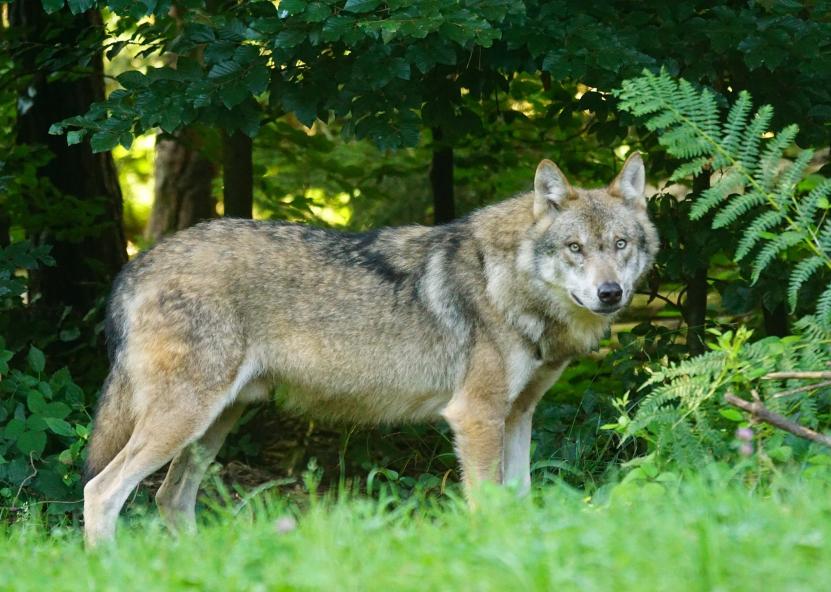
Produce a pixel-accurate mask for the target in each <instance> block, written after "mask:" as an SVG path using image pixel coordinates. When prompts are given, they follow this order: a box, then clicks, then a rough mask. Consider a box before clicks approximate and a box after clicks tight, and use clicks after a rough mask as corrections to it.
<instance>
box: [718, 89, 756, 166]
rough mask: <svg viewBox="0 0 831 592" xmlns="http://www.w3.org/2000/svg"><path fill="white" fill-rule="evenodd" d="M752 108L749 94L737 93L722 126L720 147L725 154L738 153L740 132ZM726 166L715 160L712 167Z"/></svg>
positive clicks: (744, 91) (724, 163)
mask: <svg viewBox="0 0 831 592" xmlns="http://www.w3.org/2000/svg"><path fill="white" fill-rule="evenodd" d="M752 106H753V102H752V101H751V100H750V93H748V92H747V91H746V90H743V91H742V92H740V93H739V97H738V98H737V99H736V102H735V103H733V106H732V107H731V108H730V111H729V112H728V113H727V121H726V122H725V124H724V130H723V136H722V139H721V145H722V147H723V148H724V151H725V152H726V153H727V154H736V153H737V152H738V151H739V145H740V144H741V139H742V130H744V128H745V126H746V125H747V116H748V115H749V114H750V109H751V108H752ZM727 164H729V163H727V162H723V161H721V160H720V159H717V160H716V164H715V165H714V166H716V167H718V168H721V167H723V166H725V165H727Z"/></svg>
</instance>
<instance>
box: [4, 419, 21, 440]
mask: <svg viewBox="0 0 831 592" xmlns="http://www.w3.org/2000/svg"><path fill="white" fill-rule="evenodd" d="M25 430H26V421H25V420H23V419H20V418H18V417H14V418H12V419H11V420H9V423H7V424H6V428H5V430H3V437H5V438H6V439H8V440H12V441H14V440H17V439H18V438H19V437H20V434H22V433H23V432H24V431H25Z"/></svg>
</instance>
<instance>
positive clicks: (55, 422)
mask: <svg viewBox="0 0 831 592" xmlns="http://www.w3.org/2000/svg"><path fill="white" fill-rule="evenodd" d="M43 421H45V422H46V425H47V426H48V427H49V429H50V430H52V432H54V433H56V434H58V435H59V436H74V435H75V430H73V429H72V426H71V425H69V424H68V423H67V422H66V421H64V420H62V419H58V418H57V417H45V418H44V419H43Z"/></svg>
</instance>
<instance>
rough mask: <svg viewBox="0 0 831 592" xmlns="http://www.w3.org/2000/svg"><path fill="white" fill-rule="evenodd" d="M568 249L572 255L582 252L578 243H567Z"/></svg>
mask: <svg viewBox="0 0 831 592" xmlns="http://www.w3.org/2000/svg"><path fill="white" fill-rule="evenodd" d="M568 248H569V249H570V250H571V252H572V253H579V252H580V251H581V250H582V247H581V246H580V243H569V244H568Z"/></svg>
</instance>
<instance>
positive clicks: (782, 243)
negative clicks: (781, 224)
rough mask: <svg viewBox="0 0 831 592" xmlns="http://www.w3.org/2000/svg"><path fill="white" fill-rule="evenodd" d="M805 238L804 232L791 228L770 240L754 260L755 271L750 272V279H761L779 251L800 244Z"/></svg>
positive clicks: (755, 280) (753, 280) (753, 281)
mask: <svg viewBox="0 0 831 592" xmlns="http://www.w3.org/2000/svg"><path fill="white" fill-rule="evenodd" d="M804 239H805V235H804V234H803V233H802V232H799V231H796V230H789V231H786V232H783V233H782V234H780V235H778V236H777V237H776V238H773V239H771V240H770V241H768V243H767V244H766V245H765V246H764V247H763V248H762V250H761V251H759V254H758V255H757V256H756V259H755V261H753V271H752V272H751V274H750V281H751V282H752V283H754V284H755V283H756V282H757V281H759V276H760V275H762V272H763V271H764V270H765V268H766V267H767V266H768V265H770V263H771V262H772V261H773V260H774V259H775V258H776V256H777V255H778V254H779V253H781V252H783V251H785V250H787V249H789V248H790V247H793V246H794V245H798V244H799V243H801V242H802V241H803V240H804Z"/></svg>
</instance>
